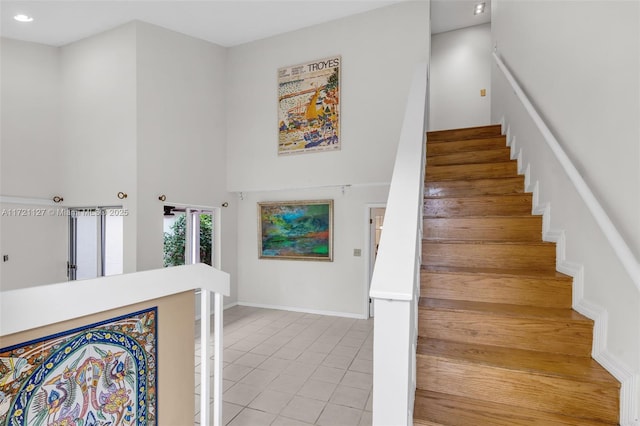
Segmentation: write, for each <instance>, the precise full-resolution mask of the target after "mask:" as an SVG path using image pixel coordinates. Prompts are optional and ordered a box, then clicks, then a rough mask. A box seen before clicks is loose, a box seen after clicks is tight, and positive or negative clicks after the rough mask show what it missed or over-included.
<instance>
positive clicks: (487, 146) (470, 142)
mask: <svg viewBox="0 0 640 426" xmlns="http://www.w3.org/2000/svg"><path fill="white" fill-rule="evenodd" d="M505 147H507V139H506V138H505V137H504V136H494V137H488V138H481V139H464V140H457V141H428V142H427V153H426V154H427V158H429V157H433V156H437V155H447V154H464V153H466V154H473V153H476V152H482V151H485V150H493V149H503V148H505Z"/></svg>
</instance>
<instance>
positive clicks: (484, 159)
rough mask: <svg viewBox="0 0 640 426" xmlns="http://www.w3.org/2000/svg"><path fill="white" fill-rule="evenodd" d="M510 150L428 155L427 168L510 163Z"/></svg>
mask: <svg viewBox="0 0 640 426" xmlns="http://www.w3.org/2000/svg"><path fill="white" fill-rule="evenodd" d="M510 153H511V149H510V148H507V147H504V148H495V149H485V150H481V151H468V152H456V153H453V154H442V155H428V156H427V167H429V166H443V165H453V164H475V163H496V162H501V161H511V157H510Z"/></svg>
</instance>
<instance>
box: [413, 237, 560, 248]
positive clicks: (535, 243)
mask: <svg viewBox="0 0 640 426" xmlns="http://www.w3.org/2000/svg"><path fill="white" fill-rule="evenodd" d="M422 241H423V242H425V243H429V244H477V245H497V246H505V247H507V246H514V247H519V246H540V247H545V248H546V247H551V246H555V243H549V242H546V241H526V242H523V241H489V240H440V239H431V238H423V239H422Z"/></svg>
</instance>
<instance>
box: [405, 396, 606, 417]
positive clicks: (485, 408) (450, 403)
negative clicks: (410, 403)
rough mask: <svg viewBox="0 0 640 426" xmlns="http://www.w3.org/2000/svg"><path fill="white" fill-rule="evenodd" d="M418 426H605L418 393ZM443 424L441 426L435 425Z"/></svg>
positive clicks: (499, 405)
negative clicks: (432, 425) (431, 423)
mask: <svg viewBox="0 0 640 426" xmlns="http://www.w3.org/2000/svg"><path fill="white" fill-rule="evenodd" d="M414 418H416V419H417V421H414V424H421V423H420V422H421V421H423V420H422V419H423V418H425V419H429V420H430V421H431V420H432V421H436V422H442V423H441V424H443V425H446V426H471V425H473V426H532V425H536V426H604V425H611V423H609V422H600V421H596V420H590V419H585V418H579V417H568V416H563V415H560V414H555V413H548V412H545V411H540V410H531V409H527V408H522V407H513V406H509V405H505V404H499V403H496V402H493V401H481V400H476V399H470V398H464V397H460V396H455V395H450V394H444V393H438V392H430V391H426V390H422V389H418V390H416V399H415V406H414ZM427 424H428V423H427ZM435 424H439V423H435Z"/></svg>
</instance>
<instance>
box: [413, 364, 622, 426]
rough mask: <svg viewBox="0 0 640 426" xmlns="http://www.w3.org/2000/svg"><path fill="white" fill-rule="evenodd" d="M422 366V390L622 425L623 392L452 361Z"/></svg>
mask: <svg viewBox="0 0 640 426" xmlns="http://www.w3.org/2000/svg"><path fill="white" fill-rule="evenodd" d="M417 365H418V369H419V374H418V377H417V381H418V387H419V388H420V389H425V390H429V391H433V392H439V393H447V394H453V395H457V396H461V397H468V398H473V399H477V400H481V401H486V402H489V403H499V404H508V405H511V406H514V407H523V408H526V409H530V410H541V411H547V412H556V413H558V414H560V415H563V416H573V417H580V418H585V419H590V420H592V421H593V420H596V421H602V422H610V424H615V422H617V418H618V415H617V410H616V409H615V407H617V406H618V404H619V392H618V390H617V389H615V388H613V387H606V386H604V387H603V386H600V384H592V383H588V382H581V381H576V380H571V379H562V378H558V377H548V376H544V375H535V374H531V373H530V372H527V371H513V370H507V369H503V368H497V367H492V366H487V365H483V364H472V363H467V362H464V361H460V360H457V359H453V358H448V357H438V356H430V355H425V356H422V355H421V356H418V358H417ZM533 424H537V423H533Z"/></svg>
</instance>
